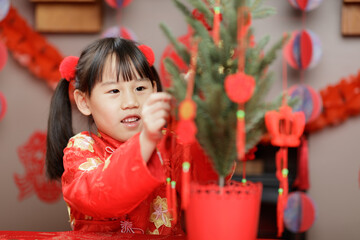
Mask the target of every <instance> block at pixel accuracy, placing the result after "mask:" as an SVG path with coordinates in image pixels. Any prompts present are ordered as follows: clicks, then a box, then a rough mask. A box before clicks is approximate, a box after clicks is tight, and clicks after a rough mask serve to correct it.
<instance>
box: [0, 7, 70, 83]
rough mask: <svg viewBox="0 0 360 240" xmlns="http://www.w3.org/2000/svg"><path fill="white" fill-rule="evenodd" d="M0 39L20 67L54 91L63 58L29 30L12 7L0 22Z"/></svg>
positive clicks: (44, 40)
mask: <svg viewBox="0 0 360 240" xmlns="http://www.w3.org/2000/svg"><path fill="white" fill-rule="evenodd" d="M0 39H2V40H3V41H4V42H5V44H6V46H7V48H8V49H9V50H10V51H11V52H12V53H13V57H14V58H15V60H17V61H18V62H19V63H20V65H22V66H24V67H26V68H28V69H29V71H30V72H31V73H33V74H34V75H35V76H36V77H38V78H40V79H43V80H45V81H46V82H47V84H48V85H49V86H50V87H51V88H52V89H55V87H56V85H57V83H58V81H59V80H60V73H59V65H60V62H61V61H62V59H63V57H62V56H61V54H60V53H59V52H58V50H57V49H56V48H55V47H53V46H52V45H50V44H49V43H48V42H47V41H46V39H45V38H44V37H43V36H41V35H40V34H38V33H37V32H35V31H34V30H33V29H31V27H30V26H29V25H28V24H27V23H26V21H25V20H24V19H23V18H22V17H21V16H20V15H19V14H18V13H17V11H16V10H15V9H14V8H13V7H11V8H10V10H9V13H8V14H7V16H6V18H5V19H4V20H3V21H1V22H0Z"/></svg>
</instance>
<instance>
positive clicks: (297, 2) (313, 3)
mask: <svg viewBox="0 0 360 240" xmlns="http://www.w3.org/2000/svg"><path fill="white" fill-rule="evenodd" d="M288 1H289V2H290V4H291V5H292V6H293V7H294V8H297V9H300V10H301V11H311V10H313V9H315V8H317V7H318V6H319V5H320V3H321V2H322V0H288Z"/></svg>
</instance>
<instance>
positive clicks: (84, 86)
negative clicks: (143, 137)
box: [45, 38, 162, 180]
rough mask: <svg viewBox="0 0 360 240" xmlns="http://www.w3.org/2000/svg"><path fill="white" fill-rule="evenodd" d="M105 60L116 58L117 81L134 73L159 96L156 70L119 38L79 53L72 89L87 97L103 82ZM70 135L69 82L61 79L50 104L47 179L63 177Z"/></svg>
mask: <svg viewBox="0 0 360 240" xmlns="http://www.w3.org/2000/svg"><path fill="white" fill-rule="evenodd" d="M108 57H115V61H116V66H117V69H116V74H117V75H116V76H117V81H119V79H120V75H121V79H123V80H124V81H130V80H133V79H135V78H136V75H135V74H136V73H137V74H139V75H140V77H141V78H148V79H150V81H151V83H152V85H153V86H154V85H155V84H156V87H157V91H158V92H160V91H162V86H161V83H160V79H159V76H158V74H157V71H156V69H155V68H154V67H153V66H149V64H148V62H147V60H146V57H145V56H144V55H143V53H142V52H141V51H140V50H139V48H138V47H137V44H136V43H135V42H133V41H131V40H126V39H122V38H103V39H99V40H97V41H95V42H94V43H92V44H90V45H89V46H88V47H87V48H85V49H84V50H83V51H82V53H81V55H80V57H79V61H78V64H77V66H76V74H75V88H76V89H78V90H80V91H81V92H84V93H86V94H87V95H88V96H90V95H91V91H92V90H93V88H94V86H95V84H96V83H97V82H101V81H102V76H103V71H104V66H105V64H106V62H107V61H106V59H107V58H108ZM134 69H135V70H136V72H134ZM73 135H74V133H73V129H72V115H71V102H70V99H69V82H68V81H67V80H65V79H61V80H60V82H59V84H58V86H57V87H56V89H55V92H54V95H53V97H52V100H51V104H50V114H49V119H48V132H47V139H46V144H47V148H46V160H45V165H46V173H47V176H48V177H49V178H50V179H53V180H55V179H59V178H60V177H61V175H62V174H63V172H64V165H63V156H64V153H63V150H64V148H65V147H66V146H67V143H68V141H69V139H70V138H71V137H72V136H73Z"/></svg>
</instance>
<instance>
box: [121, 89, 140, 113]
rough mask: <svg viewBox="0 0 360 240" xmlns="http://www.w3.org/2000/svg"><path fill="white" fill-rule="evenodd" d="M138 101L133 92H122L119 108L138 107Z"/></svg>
mask: <svg viewBox="0 0 360 240" xmlns="http://www.w3.org/2000/svg"><path fill="white" fill-rule="evenodd" d="M138 107H139V102H138V101H137V98H136V95H135V93H133V92H131V91H126V92H124V94H123V97H122V99H121V108H122V109H129V108H138Z"/></svg>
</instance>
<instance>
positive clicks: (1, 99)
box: [0, 92, 7, 121]
mask: <svg viewBox="0 0 360 240" xmlns="http://www.w3.org/2000/svg"><path fill="white" fill-rule="evenodd" d="M6 111H7V102H6V98H5V96H4V95H3V94H2V92H0V121H1V120H2V119H3V118H4V117H5V114H6Z"/></svg>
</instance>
